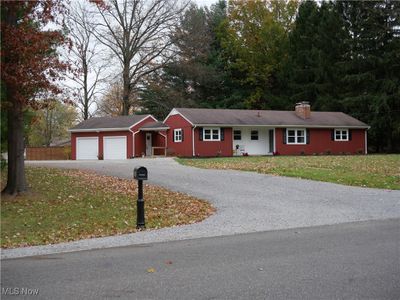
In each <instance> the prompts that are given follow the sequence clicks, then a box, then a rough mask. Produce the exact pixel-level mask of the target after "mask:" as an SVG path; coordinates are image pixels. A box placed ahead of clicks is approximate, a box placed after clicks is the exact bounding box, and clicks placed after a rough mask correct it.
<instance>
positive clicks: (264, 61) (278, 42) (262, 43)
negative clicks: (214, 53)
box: [221, 0, 298, 108]
mask: <svg viewBox="0 0 400 300" xmlns="http://www.w3.org/2000/svg"><path fill="white" fill-rule="evenodd" d="M297 6H298V2H297V1H289V2H287V1H262V0H254V1H230V2H229V6H228V19H227V20H226V21H225V24H224V25H225V26H224V27H223V28H222V31H221V34H222V35H223V37H222V42H223V44H222V45H223V48H224V52H225V57H226V60H227V61H229V68H230V70H231V72H232V75H233V77H234V78H236V81H237V82H238V83H239V84H240V85H241V86H242V88H243V89H245V90H246V96H245V97H246V99H245V100H246V102H245V105H246V106H247V107H248V108H263V107H266V106H267V105H268V101H267V100H268V99H265V98H266V97H265V95H266V94H268V92H269V89H271V88H272V87H273V86H274V84H275V81H276V74H277V73H278V72H279V70H280V69H281V67H282V65H283V63H284V62H285V59H286V56H287V54H286V53H287V39H288V33H289V31H290V29H291V27H292V26H293V23H294V17H295V14H296V10H297Z"/></svg>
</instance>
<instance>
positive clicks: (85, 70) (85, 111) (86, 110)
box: [83, 59, 89, 120]
mask: <svg viewBox="0 0 400 300" xmlns="http://www.w3.org/2000/svg"><path fill="white" fill-rule="evenodd" d="M88 73H89V71H88V67H87V64H86V59H83V97H84V100H83V102H84V103H83V119H84V120H87V119H89V89H88Z"/></svg>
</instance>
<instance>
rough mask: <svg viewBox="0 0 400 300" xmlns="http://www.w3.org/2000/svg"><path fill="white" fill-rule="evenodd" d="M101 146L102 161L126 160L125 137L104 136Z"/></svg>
mask: <svg viewBox="0 0 400 300" xmlns="http://www.w3.org/2000/svg"><path fill="white" fill-rule="evenodd" d="M103 145H104V159H126V156H127V154H126V150H127V142H126V136H106V137H104V140H103Z"/></svg>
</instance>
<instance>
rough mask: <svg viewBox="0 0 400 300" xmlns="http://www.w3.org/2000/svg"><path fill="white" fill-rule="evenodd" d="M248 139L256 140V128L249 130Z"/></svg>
mask: <svg viewBox="0 0 400 300" xmlns="http://www.w3.org/2000/svg"><path fill="white" fill-rule="evenodd" d="M250 139H251V140H252V141H258V130H252V131H251V132H250Z"/></svg>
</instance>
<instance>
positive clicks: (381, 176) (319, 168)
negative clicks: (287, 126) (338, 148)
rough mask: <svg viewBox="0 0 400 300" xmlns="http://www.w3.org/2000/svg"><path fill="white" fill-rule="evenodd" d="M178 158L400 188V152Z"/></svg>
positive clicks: (204, 165)
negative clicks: (350, 154) (397, 153)
mask: <svg viewBox="0 0 400 300" xmlns="http://www.w3.org/2000/svg"><path fill="white" fill-rule="evenodd" d="M177 161H178V162H179V163H181V164H184V165H188V166H193V167H199V168H209V169H234V170H243V171H254V172H258V173H263V174H272V175H281V176H290V177H299V178H305V179H312V180H319V181H328V182H335V183H340V184H345V185H354V186H361V187H372V188H382V189H393V190H399V189H400V155H396V154H394V155H360V156H271V157H264V156H263V157H260V156H249V157H229V158H207V159H202V158H195V159H184V158H178V159H177Z"/></svg>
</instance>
